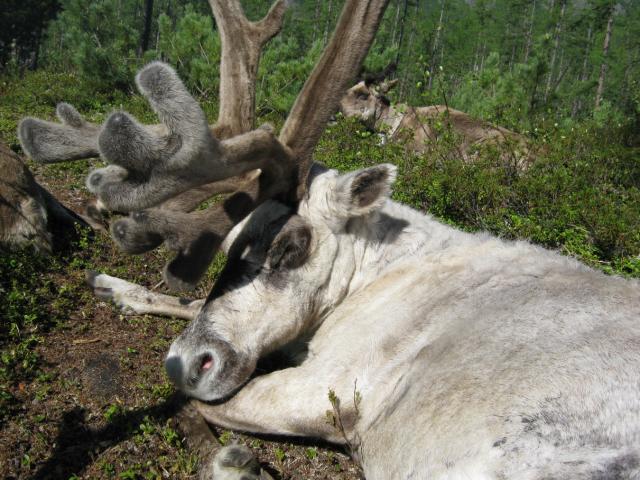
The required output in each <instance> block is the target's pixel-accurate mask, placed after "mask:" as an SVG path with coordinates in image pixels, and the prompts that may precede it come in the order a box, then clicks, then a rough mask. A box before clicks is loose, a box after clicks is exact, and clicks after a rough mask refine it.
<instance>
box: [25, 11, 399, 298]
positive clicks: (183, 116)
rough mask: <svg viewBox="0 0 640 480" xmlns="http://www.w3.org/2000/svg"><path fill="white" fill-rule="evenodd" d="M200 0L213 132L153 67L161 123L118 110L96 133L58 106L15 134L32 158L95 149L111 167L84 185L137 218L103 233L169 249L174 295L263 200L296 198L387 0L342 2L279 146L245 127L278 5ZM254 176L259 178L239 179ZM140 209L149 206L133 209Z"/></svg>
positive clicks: (267, 134) (142, 246) (149, 91)
mask: <svg viewBox="0 0 640 480" xmlns="http://www.w3.org/2000/svg"><path fill="white" fill-rule="evenodd" d="M209 3H210V5H211V7H212V10H213V13H214V16H215V18H216V23H217V25H218V31H219V33H220V37H221V43H222V56H221V66H220V72H221V81H220V111H219V117H218V122H217V123H216V125H215V126H214V127H211V128H210V127H209V126H208V125H207V123H206V119H205V116H204V113H203V112H202V110H201V109H200V107H199V105H198V104H197V102H196V101H195V99H193V98H192V97H191V95H190V94H189V93H188V92H187V90H186V88H185V87H184V85H183V84H182V82H181V81H180V79H179V78H178V77H177V75H176V74H175V72H173V70H172V69H171V68H170V67H168V66H166V65H164V64H161V63H159V62H155V63H152V64H150V65H149V66H147V67H145V68H144V69H143V70H142V71H141V72H140V73H139V74H138V76H137V84H138V88H139V89H140V91H141V93H142V94H143V95H144V96H145V97H146V98H147V99H148V100H149V102H150V104H151V105H152V107H153V108H154V110H155V111H156V113H157V114H158V116H159V117H160V119H161V121H162V124H161V125H151V126H145V125H141V124H140V123H138V122H137V121H136V120H135V119H134V118H133V117H131V116H130V115H128V114H126V113H125V112H115V113H113V114H112V115H111V116H110V117H109V118H108V119H107V121H106V122H105V124H104V125H103V126H102V127H101V128H100V127H98V126H96V125H92V124H89V123H87V122H84V120H82V118H81V117H80V115H79V114H78V113H77V112H76V111H75V110H74V109H73V108H72V107H70V106H68V105H66V104H61V106H59V108H58V116H59V117H60V119H61V121H62V122H63V124H62V125H60V124H55V123H51V122H44V121H41V120H37V119H32V118H28V119H25V120H23V122H22V123H21V125H20V129H19V131H20V139H21V142H22V144H23V148H24V149H25V151H26V152H27V153H28V154H29V155H31V156H32V158H34V159H36V160H40V161H45V162H49V161H61V160H65V159H66V160H72V159H76V158H82V157H87V156H96V155H97V154H98V153H99V154H100V155H101V156H102V157H103V158H104V159H105V160H107V161H108V162H109V164H110V165H109V166H107V167H104V168H100V169H97V170H94V171H93V172H91V173H90V174H89V177H88V179H87V186H88V187H89V189H90V190H91V191H92V192H94V193H95V194H96V195H97V196H98V198H99V199H100V201H101V203H102V204H104V205H105V206H106V208H108V209H111V210H116V211H120V212H135V213H132V215H130V216H129V217H126V218H123V219H120V220H118V221H116V222H114V223H113V225H112V227H111V232H112V235H113V237H114V239H115V241H116V242H117V243H118V244H119V245H120V246H121V248H122V249H124V250H125V251H129V252H135V253H139V252H142V251H147V250H149V249H152V248H155V247H157V246H158V245H159V244H160V243H163V242H164V243H165V244H166V245H167V247H169V248H170V249H173V250H176V251H177V252H178V254H177V256H176V257H175V258H174V260H172V261H171V262H169V263H168V264H167V266H166V267H165V272H164V275H165V280H167V283H168V284H169V286H170V287H172V288H190V287H193V286H195V284H196V282H197V281H198V280H199V278H200V277H201V276H202V274H203V273H204V271H206V268H207V266H208V265H209V263H210V261H211V259H212V258H213V255H214V253H215V250H216V249H217V248H218V246H219V244H220V242H221V241H222V240H223V239H224V237H225V236H226V235H227V234H228V232H229V231H230V229H231V228H232V227H233V226H234V225H236V224H237V223H238V222H239V221H241V220H242V218H244V217H245V216H246V215H248V214H249V213H250V212H251V211H252V210H253V209H254V208H255V207H257V206H258V205H259V204H260V203H262V202H263V201H265V200H266V199H268V198H279V199H281V200H283V201H289V202H295V201H296V200H297V199H299V198H301V196H302V195H303V194H304V189H305V183H306V182H305V179H306V176H307V173H308V170H309V168H310V165H311V155H312V152H313V149H314V148H315V145H316V144H317V142H318V140H319V138H320V135H321V134H322V131H323V129H324V127H325V125H326V123H327V121H328V120H329V118H330V116H331V115H332V114H333V113H334V112H335V111H336V110H337V107H338V102H339V99H340V97H341V96H342V94H343V93H344V91H345V90H346V89H347V87H348V86H349V84H350V82H351V80H352V79H353V78H354V77H355V75H356V73H357V72H358V70H359V69H360V66H361V64H362V61H363V59H364V57H365V56H366V53H367V51H368V49H369V46H370V45H371V43H372V42H373V38H374V35H375V32H376V30H377V27H378V25H379V22H380V20H381V18H382V14H383V13H384V9H385V7H386V5H387V3H388V0H369V1H358V0H347V2H346V3H345V6H344V9H343V12H342V14H341V16H340V19H339V20H338V24H337V26H336V30H335V32H334V35H333V37H332V39H331V41H330V42H329V44H328V45H327V47H326V48H325V51H324V53H323V55H322V57H321V59H320V61H319V62H318V64H317V65H316V67H315V69H314V71H313V72H312V74H311V76H310V77H309V79H308V80H307V82H306V83H305V85H304V87H303V89H302V91H301V92H300V94H299V95H298V98H297V99H296V102H295V104H294V106H293V109H292V111H291V113H290V114H289V116H288V118H287V120H286V122H285V125H284V127H283V129H282V132H281V135H280V138H279V140H278V139H277V138H276V137H275V136H274V135H273V133H272V132H271V130H270V129H268V128H259V129H257V130H251V128H253V126H254V124H255V79H256V75H257V70H258V63H259V57H260V51H261V49H262V47H263V46H264V44H265V43H266V42H267V41H268V40H269V39H270V38H272V37H273V36H274V35H275V34H277V32H278V31H279V30H280V28H281V26H282V20H283V14H284V10H285V7H286V2H285V1H284V0H278V1H277V2H276V3H275V4H274V5H273V6H272V7H271V9H270V10H269V13H268V14H267V15H266V16H265V18H264V19H263V20H261V21H259V22H250V21H248V20H247V19H246V17H245V16H244V14H243V13H242V9H241V6H240V2H239V0H210V1H209ZM212 132H215V135H214V134H213V133H212ZM257 168H259V169H260V170H261V171H260V173H259V175H257V174H255V175H252V174H248V172H250V171H251V170H254V169H257ZM243 174H246V175H245V176H244V177H242V178H235V179H232V180H231V181H229V180H228V179H229V178H230V177H236V176H238V175H243ZM212 182H213V183H212ZM220 182H223V183H220ZM230 187H233V188H239V190H237V191H235V193H233V194H232V195H231V196H229V197H228V198H227V199H226V200H224V202H223V203H221V204H217V205H214V206H212V207H209V208H208V209H206V210H202V211H195V212H192V213H189V214H185V212H189V211H191V210H193V209H194V208H196V207H197V206H198V205H199V203H200V202H201V201H203V200H206V199H207V198H209V197H210V196H211V195H213V194H215V193H220V192H222V191H228V189H229V188H230ZM142 209H147V210H144V211H142V212H137V211H138V210H142Z"/></svg>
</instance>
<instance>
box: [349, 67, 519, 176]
mask: <svg viewBox="0 0 640 480" xmlns="http://www.w3.org/2000/svg"><path fill="white" fill-rule="evenodd" d="M396 83H397V79H394V80H385V81H383V82H382V83H381V84H380V86H374V85H373V84H372V83H370V82H367V81H366V80H363V81H361V82H358V83H357V84H356V85H354V86H353V87H351V88H350V89H349V90H348V91H347V93H346V94H345V95H344V97H343V98H342V99H341V100H340V111H341V112H342V114H343V115H344V116H346V117H355V118H357V119H359V120H360V121H362V122H363V123H364V124H365V125H366V126H367V127H368V128H369V129H371V130H373V131H376V132H380V134H381V135H382V136H383V142H386V141H388V140H390V141H394V142H397V141H404V142H406V145H407V147H408V149H409V150H411V151H413V152H416V153H419V154H423V153H428V152H430V151H431V150H433V146H434V142H436V141H437V140H438V139H439V137H440V136H441V134H442V133H443V131H445V130H447V129H448V130H449V131H451V132H453V133H454V134H455V135H456V136H457V137H458V138H457V140H458V143H459V144H458V145H457V149H456V152H455V153H456V154H458V155H459V156H461V157H462V158H463V159H464V160H466V161H471V160H473V159H474V158H475V156H476V155H475V154H476V151H477V150H478V149H479V148H482V147H483V146H486V145H494V146H495V145H502V146H503V147H504V146H505V144H507V145H506V146H507V147H509V150H510V151H509V152H508V154H509V156H513V157H515V158H516V161H517V163H518V166H519V168H520V169H523V168H526V167H527V166H528V164H529V163H530V162H531V161H532V158H530V156H529V155H530V152H529V146H528V142H527V140H526V137H524V136H523V135H520V134H519V133H516V132H512V131H511V130H507V129H506V128H502V127H497V126H493V125H491V124H489V123H487V122H483V121H482V120H478V119H476V118H473V117H471V116H470V115H467V114H466V113H464V112H461V111H460V110H455V109H453V108H451V107H449V106H447V105H432V106H428V107H410V106H408V105H406V104H398V105H395V106H394V105H391V102H390V101H389V99H388V98H387V96H386V95H387V93H388V92H389V91H390V90H391V89H392V88H393V87H394V86H395V85H396ZM439 123H441V124H442V126H440V127H439V126H438V124H439Z"/></svg>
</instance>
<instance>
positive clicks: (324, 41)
mask: <svg viewBox="0 0 640 480" xmlns="http://www.w3.org/2000/svg"><path fill="white" fill-rule="evenodd" d="M332 9H333V0H329V2H328V9H327V19H326V22H325V24H324V36H323V37H322V44H323V45H326V44H327V41H328V40H329V31H330V30H331V10H332Z"/></svg>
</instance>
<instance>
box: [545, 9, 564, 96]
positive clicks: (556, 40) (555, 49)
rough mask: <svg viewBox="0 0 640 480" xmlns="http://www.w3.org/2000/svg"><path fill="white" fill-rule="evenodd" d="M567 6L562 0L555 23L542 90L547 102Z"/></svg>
mask: <svg viewBox="0 0 640 480" xmlns="http://www.w3.org/2000/svg"><path fill="white" fill-rule="evenodd" d="M566 8H567V0H563V2H562V7H561V8H560V17H559V18H558V23H556V32H555V36H554V41H553V52H552V53H551V63H550V64H549V75H548V76H547V86H546V88H545V90H544V101H545V103H546V102H547V99H548V98H549V92H550V91H551V82H552V81H553V72H554V70H555V66H556V58H557V56H558V46H559V45H560V34H561V33H562V20H563V18H564V12H565V10H566Z"/></svg>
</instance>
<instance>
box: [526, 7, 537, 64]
mask: <svg viewBox="0 0 640 480" xmlns="http://www.w3.org/2000/svg"><path fill="white" fill-rule="evenodd" d="M535 14H536V0H533V2H532V4H531V16H530V17H529V25H528V28H527V36H526V40H525V45H524V63H527V61H528V60H529V53H530V52H531V41H532V38H533V22H534V20H535Z"/></svg>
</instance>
